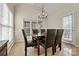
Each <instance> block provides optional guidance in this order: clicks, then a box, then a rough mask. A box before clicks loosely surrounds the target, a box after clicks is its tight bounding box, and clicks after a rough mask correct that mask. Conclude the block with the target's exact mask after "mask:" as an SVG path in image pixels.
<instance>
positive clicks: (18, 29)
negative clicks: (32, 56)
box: [15, 4, 40, 42]
mask: <svg viewBox="0 0 79 59" xmlns="http://www.w3.org/2000/svg"><path fill="white" fill-rule="evenodd" d="M15 10H16V11H15V41H16V42H22V41H23V40H24V39H23V35H22V29H23V19H24V18H30V19H31V20H32V21H33V20H37V15H38V13H39V12H40V9H39V8H37V7H34V6H31V5H28V4H23V5H20V6H17V7H16V8H15Z"/></svg>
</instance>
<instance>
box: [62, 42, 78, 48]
mask: <svg viewBox="0 0 79 59" xmlns="http://www.w3.org/2000/svg"><path fill="white" fill-rule="evenodd" d="M63 42H65V43H68V44H71V45H74V46H75V47H79V45H76V44H74V43H69V42H67V41H63Z"/></svg>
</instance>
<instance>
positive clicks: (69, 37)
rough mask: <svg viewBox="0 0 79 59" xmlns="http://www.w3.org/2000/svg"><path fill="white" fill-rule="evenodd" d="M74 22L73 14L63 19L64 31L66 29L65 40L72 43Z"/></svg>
mask: <svg viewBox="0 0 79 59" xmlns="http://www.w3.org/2000/svg"><path fill="white" fill-rule="evenodd" d="M72 21H73V15H72V14H70V15H67V16H65V17H63V29H65V31H64V38H66V40H70V41H71V40H72Z"/></svg>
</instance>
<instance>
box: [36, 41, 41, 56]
mask: <svg viewBox="0 0 79 59" xmlns="http://www.w3.org/2000/svg"><path fill="white" fill-rule="evenodd" d="M37 49H38V50H37V52H38V56H39V55H40V45H39V40H37Z"/></svg>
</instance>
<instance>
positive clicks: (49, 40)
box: [40, 29, 56, 56]
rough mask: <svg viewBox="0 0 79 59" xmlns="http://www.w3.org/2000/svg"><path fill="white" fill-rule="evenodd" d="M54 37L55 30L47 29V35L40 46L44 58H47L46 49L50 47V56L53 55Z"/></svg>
mask: <svg viewBox="0 0 79 59" xmlns="http://www.w3.org/2000/svg"><path fill="white" fill-rule="evenodd" d="M55 36H56V29H47V35H46V37H45V39H44V40H43V41H41V42H40V45H41V46H42V47H44V48H45V56H47V48H50V47H52V54H54V42H55Z"/></svg>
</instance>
